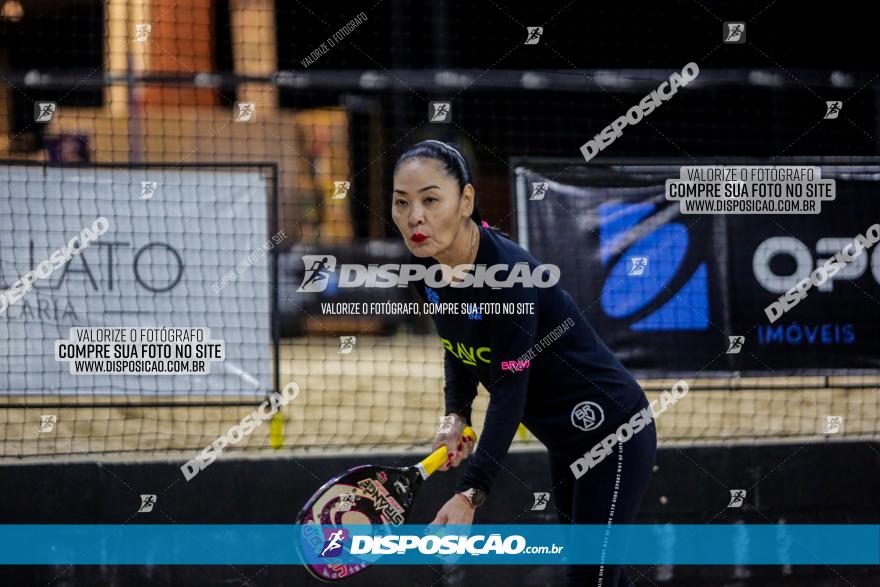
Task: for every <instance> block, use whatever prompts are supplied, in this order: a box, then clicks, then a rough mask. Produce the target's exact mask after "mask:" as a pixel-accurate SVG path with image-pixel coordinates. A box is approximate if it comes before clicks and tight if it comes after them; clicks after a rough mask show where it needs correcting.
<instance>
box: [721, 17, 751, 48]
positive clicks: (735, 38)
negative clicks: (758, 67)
mask: <svg viewBox="0 0 880 587" xmlns="http://www.w3.org/2000/svg"><path fill="white" fill-rule="evenodd" d="M724 42H725V43H731V44H734V43H736V44H741V43H745V42H746V23H744V22H725V23H724Z"/></svg>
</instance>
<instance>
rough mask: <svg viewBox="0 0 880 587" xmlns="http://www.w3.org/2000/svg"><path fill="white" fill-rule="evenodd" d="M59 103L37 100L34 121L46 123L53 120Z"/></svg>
mask: <svg viewBox="0 0 880 587" xmlns="http://www.w3.org/2000/svg"><path fill="white" fill-rule="evenodd" d="M56 109H57V104H55V102H37V103H35V104H34V122H39V123H42V124H46V123H47V122H52V117H53V116H54V115H55V110H56Z"/></svg>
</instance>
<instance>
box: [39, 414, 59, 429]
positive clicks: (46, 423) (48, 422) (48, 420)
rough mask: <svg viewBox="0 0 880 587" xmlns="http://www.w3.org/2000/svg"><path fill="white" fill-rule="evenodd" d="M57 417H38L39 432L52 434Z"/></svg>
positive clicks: (53, 415)
mask: <svg viewBox="0 0 880 587" xmlns="http://www.w3.org/2000/svg"><path fill="white" fill-rule="evenodd" d="M57 421H58V416H56V415H55V414H44V415H42V416H40V432H52V431H53V430H55V423H56V422H57Z"/></svg>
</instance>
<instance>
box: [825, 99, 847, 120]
mask: <svg viewBox="0 0 880 587" xmlns="http://www.w3.org/2000/svg"><path fill="white" fill-rule="evenodd" d="M841 108H843V102H841V101H840V100H829V101H828V102H825V120H833V119H835V118H837V117H838V116H839V115H840V109H841Z"/></svg>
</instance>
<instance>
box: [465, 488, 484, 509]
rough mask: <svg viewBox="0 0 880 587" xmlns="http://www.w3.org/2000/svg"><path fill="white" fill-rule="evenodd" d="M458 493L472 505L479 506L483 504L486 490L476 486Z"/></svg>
mask: <svg viewBox="0 0 880 587" xmlns="http://www.w3.org/2000/svg"><path fill="white" fill-rule="evenodd" d="M459 495H461V496H463V497H464V498H465V499H466V500H468V501H469V502H470V504H471V505H472V506H473V507H479V506H481V505H483V502H484V501H486V492H485V491H483V490H482V489H477V488H476V487H471V488H470V489H465V490H464V491H461V492H459Z"/></svg>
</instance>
